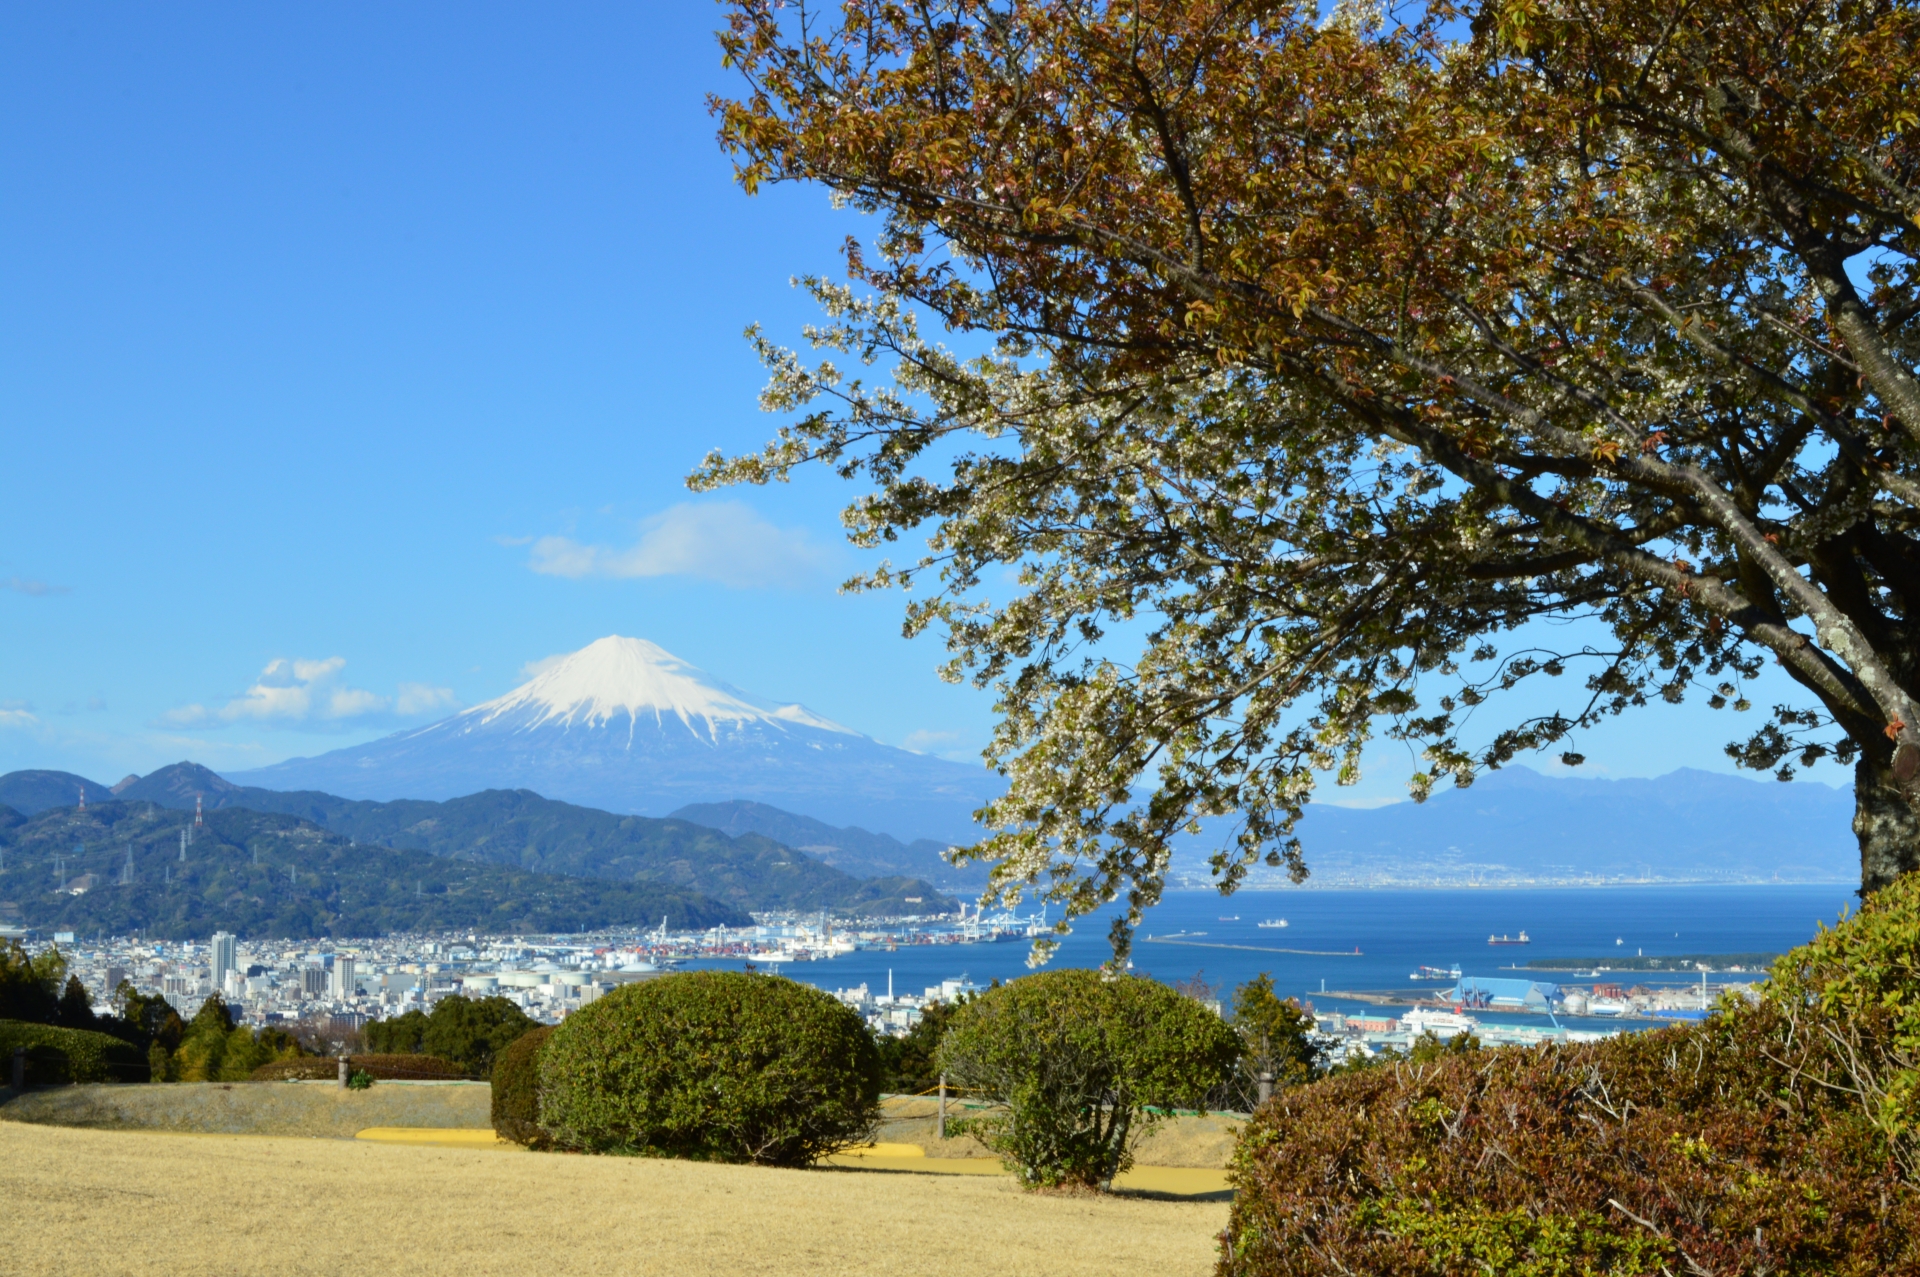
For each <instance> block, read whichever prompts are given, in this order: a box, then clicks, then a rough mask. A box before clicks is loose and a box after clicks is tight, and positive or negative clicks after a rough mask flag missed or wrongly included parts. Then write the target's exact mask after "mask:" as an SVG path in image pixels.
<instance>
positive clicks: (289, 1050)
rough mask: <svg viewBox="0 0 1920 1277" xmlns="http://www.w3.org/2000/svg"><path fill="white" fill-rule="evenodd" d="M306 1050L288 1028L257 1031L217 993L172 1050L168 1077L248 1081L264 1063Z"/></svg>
mask: <svg viewBox="0 0 1920 1277" xmlns="http://www.w3.org/2000/svg"><path fill="white" fill-rule="evenodd" d="M155 1045H158V1042H157V1041H156V1042H155ZM302 1054H303V1052H302V1051H301V1048H300V1044H299V1043H298V1042H297V1041H295V1040H294V1037H293V1035H292V1034H290V1033H288V1032H286V1031H285V1030H284V1029H260V1030H258V1031H256V1030H254V1029H252V1028H250V1027H249V1026H247V1025H245V1024H240V1023H236V1022H235V1020H234V1017H233V1013H232V1012H231V1011H230V1010H229V1009H228V1007H227V1004H226V1002H225V1001H224V1000H222V999H221V997H220V995H219V994H217V993H216V994H214V995H213V996H212V997H210V998H208V999H207V1000H206V1001H205V1002H203V1003H202V1004H201V1005H200V1010H199V1011H197V1012H195V1013H194V1017H193V1020H192V1021H191V1022H190V1023H189V1024H188V1025H187V1027H186V1032H185V1033H184V1034H183V1035H182V1036H181V1039H180V1045H179V1046H178V1047H177V1048H175V1049H174V1051H173V1052H172V1053H171V1056H170V1058H169V1059H168V1061H167V1064H166V1074H167V1080H168V1081H174V1082H244V1081H246V1080H248V1079H249V1078H251V1077H252V1076H253V1072H254V1070H255V1069H258V1068H259V1067H260V1066H261V1065H263V1064H270V1063H272V1062H273V1061H275V1060H291V1059H298V1058H299V1057H300V1056H301V1055H302ZM149 1058H150V1059H151V1058H152V1056H151V1048H149Z"/></svg>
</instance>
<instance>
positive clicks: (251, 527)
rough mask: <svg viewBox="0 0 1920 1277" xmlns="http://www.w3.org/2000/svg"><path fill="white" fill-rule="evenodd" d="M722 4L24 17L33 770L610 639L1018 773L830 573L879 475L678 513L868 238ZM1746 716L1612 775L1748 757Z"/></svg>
mask: <svg viewBox="0 0 1920 1277" xmlns="http://www.w3.org/2000/svg"><path fill="white" fill-rule="evenodd" d="M719 15H720V10H719V8H718V7H717V6H714V5H710V4H707V3H681V4H663V5H646V6H637V5H620V6H615V5H590V4H580V5H571V6H562V7H557V8H556V7H546V8H530V7H527V6H514V7H507V6H501V5H487V4H464V5H460V6H453V5H448V4H411V5H405V6H391V5H387V6H377V7H376V6H364V5H351V4H333V5H327V6H304V7H296V6H279V7H264V8H263V7H259V6H253V7H238V6H230V7H221V6H214V5H201V6H191V7H187V8H175V9H165V10H163V9H160V8H156V7H144V8H143V7H125V6H116V7H106V6H89V5H67V6H28V5H14V6H10V7H8V8H6V9H5V10H4V11H3V12H0V175H4V177H3V180H0V243H4V245H5V249H4V253H3V254H0V438H4V440H5V442H6V458H5V460H6V464H5V468H4V484H5V487H4V498H5V499H4V501H0V771H3V770H11V769H13V768H21V767H58V768H65V769H70V770H75V771H80V772H83V773H86V774H89V775H92V776H95V777H96V778H98V779H102V780H107V781H111V780H115V779H118V778H119V777H120V776H121V775H124V774H126V773H128V772H145V771H148V770H151V769H152V768H154V767H157V766H160V765H163V764H166V763H168V762H172V761H176V760H178V759H180V758H183V757H190V758H193V759H195V760H197V761H202V762H205V763H207V764H209V765H211V766H213V767H216V768H220V769H239V768H244V767H249V766H254V765H258V764H261V763H266V762H271V761H274V760H277V759H280V758H284V757H288V756H291V755H296V754H313V753H319V752H322V751H324V750H327V749H331V748H335V747H338V746H340V745H344V744H347V743H350V742H354V741H359V740H364V739H368V738H371V737H373V736H377V735H382V734H384V733H386V732H389V731H392V730H394V729H395V728H396V727H399V726H403V725H406V724H409V723H417V722H424V721H429V720H430V719H432V718H435V717H439V716H441V715H443V714H445V713H446V712H448V711H449V710H450V709H451V708H453V707H455V706H459V705H466V704H473V703H476V702H478V701H481V700H485V699H488V698H490V697H493V696H496V695H499V694H500V693H502V692H504V691H506V690H507V689H509V688H510V687H512V686H513V685H514V684H515V683H516V682H518V681H519V679H520V672H521V670H522V669H523V667H525V666H526V665H527V664H528V663H530V662H534V661H537V660H539V659H541V658H544V657H547V656H550V655H552V654H555V653H559V652H565V651H570V650H573V649H576V648H578V647H581V646H583V645H584V644H586V643H587V642H590V641H591V640H593V639H594V638H597V637H600V636H602V635H605V634H610V633H622V634H630V635H636V636H639V637H644V638H648V639H651V640H653V641H654V642H656V643H659V644H661V645H662V646H664V647H666V648H667V649H669V650H670V651H673V652H674V653H676V654H677V655H679V656H681V657H683V658H685V659H687V660H690V661H692V662H694V663H695V664H698V665H701V666H703V667H705V668H707V669H709V670H711V671H712V672H714V673H715V674H717V675H719V676H720V677H722V678H725V679H727V680H728V681H730V682H733V683H736V684H738V685H740V686H742V687H744V688H747V689H749V690H751V691H754V692H756V693H759V694H761V695H764V696H769V697H775V698H778V699H782V700H798V701H802V702H804V703H806V704H807V705H809V706H810V707H812V708H813V709H815V710H817V711H818V712H820V713H823V714H826V715H827V716H829V717H831V718H834V719H836V720H838V721H840V722H843V723H846V724H847V725H849V726H852V727H855V728H858V729H859V730H862V731H865V732H867V733H869V734H871V735H873V736H875V737H877V738H879V739H881V740H883V741H886V742H888V743H891V744H899V745H906V746H909V747H913V748H920V749H924V750H928V751H932V752H941V753H948V754H956V755H962V756H966V755H970V754H971V753H972V752H973V751H977V750H978V748H979V747H980V746H981V745H982V744H983V743H984V742H985V740H986V735H987V730H988V725H989V723H990V721H991V716H990V705H989V701H988V698H987V697H986V696H985V695H983V694H980V693H976V692H974V691H971V690H970V689H966V688H954V687H949V686H946V685H944V684H942V683H940V682H939V681H938V680H937V679H936V678H935V677H934V675H933V667H934V666H935V664H936V663H937V661H938V660H939V657H940V650H939V647H938V645H937V644H936V643H935V642H932V641H920V642H917V643H911V644H910V643H907V642H905V641H903V640H902V639H901V638H900V636H899V607H900V600H899V599H897V598H885V597H846V596H841V595H839V594H837V593H836V592H835V590H834V588H833V587H834V585H835V583H836V582H837V581H838V580H839V579H841V578H842V577H843V576H844V575H845V574H846V573H847V572H848V571H849V570H851V569H852V568H853V567H855V566H857V564H858V563H859V559H858V558H857V557H856V556H855V554H854V552H853V551H851V550H849V549H848V548H847V547H846V546H845V545H844V543H843V542H842V541H841V540H840V537H839V525H838V519H837V514H838V510H839V508H840V506H841V505H842V504H843V503H844V501H845V500H846V499H847V498H848V497H849V496H850V495H851V494H850V493H849V491H848V490H847V489H846V488H844V487H843V486H842V485H840V484H839V483H838V482H837V481H835V480H833V479H832V478H831V477H830V476H827V475H824V474H820V475H811V476H805V477H803V478H801V479H800V480H798V481H796V482H794V483H792V484H791V485H784V486H779V487H774V488H769V489H753V490H745V491H741V492H736V493H733V494H726V495H721V496H717V497H695V496H693V495H691V494H689V493H688V492H687V491H686V489H685V487H684V484H683V478H684V476H685V474H686V473H687V471H688V470H689V469H690V468H691V467H692V466H693V465H694V464H696V463H697V462H698V461H699V459H700V458H701V456H702V455H704V454H705V453H706V451H707V450H708V449H710V448H715V447H718V448H722V449H727V450H741V449H745V448H749V447H752V446H754V445H756V444H758V443H759V442H761V441H762V440H764V439H765V438H766V436H767V435H768V434H769V433H770V432H771V430H772V429H773V427H774V426H775V424H776V422H775V421H774V420H773V419H772V418H769V417H767V416H765V415H763V414H762V413H760V412H759V411H758V410H757V408H756V405H755V396H756V393H757V391H758V389H759V386H760V382H761V376H760V370H759V367H758V365H757V363H756V361H755V360H754V358H753V356H752V353H751V351H750V350H749V349H748V347H747V345H746V343H745V342H744V341H743V340H742V339H741V335H740V334H741V331H742V329H743V328H744V327H745V326H746V325H747V324H749V323H752V322H756V321H757V322H760V323H763V324H764V325H765V326H766V327H767V329H768V330H769V332H770V333H771V334H772V335H773V336H775V337H776V338H777V339H780V340H783V341H789V342H791V341H793V340H795V339H796V338H797V336H798V330H799V327H800V325H801V324H802V323H804V322H806V321H807V320H808V319H810V318H811V317H812V314H811V311H810V308H809V306H808V304H807V302H806V300H805V298H804V297H803V296H802V295H801V294H799V293H798V292H797V291H795V290H793V289H791V288H790V287H789V286H788V283H787V281H788V278H789V277H790V276H792V275H795V274H800V273H806V272H832V271H834V270H835V269H836V268H837V265H838V260H839V259H838V251H837V250H838V245H839V243H840V241H841V239H842V238H843V237H844V236H845V235H847V234H850V233H858V232H859V231H860V230H861V229H862V227H861V225H860V222H859V219H857V218H855V217H854V216H853V215H851V214H847V213H843V212H834V211H832V210H831V209H830V208H829V207H828V202H827V199H826V196H825V195H824V194H823V193H822V192H819V191H814V190H797V189H778V190H772V191H769V192H766V193H763V194H762V195H760V196H758V197H756V198H752V199H749V198H748V197H746V196H745V195H743V194H741V193H740V191H739V190H738V189H737V188H736V187H735V186H734V185H733V184H732V181H731V176H730V169H729V166H728V163H727V161H726V159H725V157H724V156H723V155H721V154H720V152H719V151H718V149H717V147H716V146H715V144H714V142H713V133H714V125H713V121H712V120H711V118H710V117H709V116H708V114H707V112H706V109H705V106H704V102H703V97H704V95H705V94H706V93H707V92H709V91H713V90H716V89H722V90H724V89H726V88H728V87H730V82H729V80H728V78H727V75H726V73H725V72H724V71H723V70H722V68H721V67H720V64H719V54H718V50H717V48H716V46H715V45H714V42H713V38H712V29H713V27H714V26H715V25H716V24H717V22H718V21H719ZM1756 700H1760V701H1761V703H1763V704H1764V703H1766V699H1765V697H1764V696H1761V697H1756ZM1729 719H1730V716H1727V715H1712V714H1710V713H1709V712H1708V711H1705V710H1703V709H1694V708H1685V709H1679V710H1675V709H1671V708H1667V707H1662V708H1661V709H1659V710H1655V711H1648V712H1647V713H1645V714H1642V715H1640V716H1639V717H1637V718H1634V719H1631V720H1628V721H1626V722H1623V723H1621V724H1619V725H1617V726H1614V727H1610V728H1609V729H1607V730H1606V731H1604V732H1601V733H1595V734H1594V735H1592V736H1591V737H1590V738H1589V739H1588V740H1586V741H1585V742H1583V745H1584V747H1585V749H1586V752H1587V754H1588V755H1589V757H1590V759H1592V763H1591V765H1590V768H1589V769H1588V770H1589V771H1593V772H1597V773H1601V774H1610V775H1653V774H1659V773H1661V772H1665V771H1668V770H1671V769H1672V768H1673V767H1676V766H1681V765H1688V764H1691V765H1695V766H1702V767H1709V768H1714V769H1717V770H1726V769H1728V764H1727V763H1726V762H1725V760H1724V759H1723V758H1721V756H1720V752H1719V746H1720V744H1721V743H1722V742H1723V741H1724V740H1725V739H1726V737H1727V736H1728V735H1729V734H1731V728H1732V727H1733V726H1734V724H1733V723H1732V722H1730V721H1729ZM1741 725H1742V726H1746V725H1747V724H1741ZM1382 761H1383V762H1386V761H1387V759H1386V758H1385V757H1384V756H1383V759H1382ZM1404 770H1405V768H1404V767H1403V766H1400V765H1398V764H1397V763H1396V764H1394V765H1392V766H1382V767H1377V768H1372V769H1370V774H1369V779H1368V781H1367V782H1366V784H1365V785H1363V786H1362V787H1361V789H1359V790H1357V791H1354V793H1353V795H1352V796H1354V797H1359V798H1363V799H1364V798H1368V797H1374V798H1382V797H1387V796H1391V795H1395V794H1397V793H1399V792H1400V781H1401V778H1402V775H1403V773H1404ZM1824 778H1825V779H1827V780H1829V781H1832V780H1837V779H1839V776H1838V773H1837V772H1832V771H1830V772H1829V773H1828V774H1827V775H1825V776H1824Z"/></svg>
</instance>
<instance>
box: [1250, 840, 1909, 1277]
mask: <svg viewBox="0 0 1920 1277" xmlns="http://www.w3.org/2000/svg"><path fill="white" fill-rule="evenodd" d="M1917 959H1920V876H1916V875H1911V874H1910V875H1907V876H1906V877H1904V878H1902V879H1900V880H1898V881H1897V882H1895V883H1894V884H1892V885H1891V886H1889V887H1887V888H1886V889H1884V890H1883V891H1881V892H1879V893H1877V894H1876V895H1875V896H1874V897H1872V898H1871V900H1870V901H1869V902H1868V903H1867V905H1866V906H1865V907H1864V908H1863V909H1862V910H1861V912H1860V914H1859V915H1857V916H1856V917H1854V918H1851V919H1848V920H1846V921H1844V922H1842V923H1841V924H1840V925H1839V926H1838V927H1836V928H1834V929H1832V930H1830V931H1826V932H1823V933H1822V934H1821V936H1820V937H1818V938H1817V939H1816V940H1815V941H1814V942H1813V943H1812V944H1809V945H1807V946H1804V947H1802V948H1800V949H1797V950H1795V951H1794V952H1792V953H1790V954H1788V955H1787V956H1786V957H1784V958H1782V959H1781V960H1780V962H1779V963H1778V964H1776V966H1775V968H1774V972H1773V976H1772V978H1771V979H1770V980H1769V981H1768V983H1767V984H1766V985H1764V986H1762V988H1761V990H1760V992H1759V996H1758V998H1757V999H1756V1000H1754V1001H1748V1000H1745V999H1738V998H1733V999H1727V1000H1724V1001H1723V1002H1722V1004H1721V1006H1720V1007H1719V1008H1718V1009H1717V1010H1716V1011H1715V1012H1714V1014H1713V1015H1711V1016H1710V1017H1709V1018H1708V1019H1707V1020H1706V1021H1704V1022H1703V1023H1700V1024H1697V1025H1689V1026H1686V1027H1680V1028H1672V1029H1665V1030H1661V1031H1659V1032H1653V1033H1637V1034H1625V1035H1622V1036H1619V1037H1615V1038H1612V1039H1609V1040H1606V1041H1604V1042H1596V1043H1586V1044H1578V1045H1572V1046H1545V1047H1536V1048H1530V1049H1524V1050H1523V1049H1519V1048H1511V1047H1509V1048H1501V1049H1497V1050H1482V1051H1478V1052H1473V1053H1471V1054H1465V1055H1446V1056H1441V1057H1438V1058H1435V1059H1433V1060H1430V1061H1427V1062H1419V1061H1415V1060H1411V1059H1406V1060H1400V1061H1397V1062H1394V1063H1392V1064H1389V1065H1385V1066H1382V1067H1377V1068H1371V1069H1364V1070H1359V1071H1356V1072H1352V1073H1347V1074H1343V1075H1340V1076H1336V1077H1332V1078H1329V1079H1327V1080H1325V1081H1321V1082H1316V1083H1313V1084H1311V1085H1308V1086H1304V1087H1298V1088H1294V1089H1290V1090H1287V1091H1285V1092H1282V1093H1280V1094H1278V1095H1276V1096H1275V1097H1274V1100H1273V1102H1272V1103H1271V1104H1269V1105H1267V1106H1266V1107H1265V1108H1263V1109H1262V1110H1261V1111H1260V1112H1259V1113H1258V1114H1256V1115H1255V1118H1254V1120H1253V1121H1252V1122H1251V1123H1249V1125H1248V1126H1247V1128H1246V1130H1245V1132H1244V1133H1243V1135H1242V1136H1241V1139H1240V1142H1239V1146H1238V1149H1237V1151H1236V1154H1235V1159H1234V1165H1233V1177H1234V1181H1235V1186H1236V1188H1237V1190H1238V1192H1237V1195H1236V1198H1235V1201H1234V1206H1233V1214H1232V1218H1231V1222H1230V1225H1229V1229H1228V1233H1227V1236H1226V1245H1225V1251H1224V1255H1223V1258H1222V1261H1221V1265H1220V1269H1219V1271H1220V1273H1221V1274H1222V1277H1255V1275H1256V1274H1257V1275H1258V1277H1281V1275H1287V1277H1291V1275H1292V1274H1306V1273H1325V1272H1339V1271H1348V1272H1364V1273H1369V1274H1374V1275H1376V1277H1416V1275H1419V1277H1427V1275H1428V1274H1435V1273H1449V1272H1480V1273H1501V1274H1523V1273H1524V1274H1536V1273H1537V1274H1558V1273H1569V1274H1572V1273H1595V1274H1600V1273H1606V1274H1615V1273H1618V1274H1628V1273H1635V1274H1637V1273H1658V1272H1676V1273H1679V1272H1716V1273H1718V1272H1763V1271H1764V1272H1779V1273H1803V1272H1821V1273H1847V1274H1861V1275H1862V1277H1864V1275H1865V1274H1870V1273H1886V1272H1914V1271H1920V1194H1916V1192H1915V1184H1914V1174H1915V1167H1914V1164H1913V1163H1914V1153H1913V1147H1912V1140H1913V1127H1912V1124H1911V1118H1910V1116H1909V1114H1910V1111H1911V1110H1910V1109H1908V1108H1906V1107H1905V1105H1904V1103H1903V1099H1904V1094H1905V1092H1904V1089H1903V1087H1904V1084H1905V1082H1906V1079H1907V1078H1908V1077H1910V1076H1911V1073H1910V1072H1909V1070H1911V1069H1912V1068H1914V1067H1915V1057H1914V1053H1913V1045H1912V1042H1913V1039H1912V1037H1911V1035H1912V1034H1913V1032H1914V1028H1913V1025H1914V1023H1915V1017H1914V1015H1913V1013H1912V1011H1911V1010H1910V1008H1912V1007H1914V1006H1915V1005H1916V1004H1920V960H1917Z"/></svg>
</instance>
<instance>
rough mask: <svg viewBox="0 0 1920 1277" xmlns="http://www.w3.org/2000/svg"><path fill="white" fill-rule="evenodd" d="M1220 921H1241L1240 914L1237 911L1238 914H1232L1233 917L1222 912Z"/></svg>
mask: <svg viewBox="0 0 1920 1277" xmlns="http://www.w3.org/2000/svg"><path fill="white" fill-rule="evenodd" d="M1220 921H1222V922H1238V921H1240V915H1239V914H1237V913H1236V914H1234V915H1232V916H1231V917H1229V916H1228V915H1226V914H1224V913H1223V914H1221V915H1220Z"/></svg>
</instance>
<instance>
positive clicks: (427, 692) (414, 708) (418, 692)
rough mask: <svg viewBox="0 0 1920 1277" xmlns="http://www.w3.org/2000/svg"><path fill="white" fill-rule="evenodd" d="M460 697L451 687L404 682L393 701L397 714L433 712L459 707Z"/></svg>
mask: <svg viewBox="0 0 1920 1277" xmlns="http://www.w3.org/2000/svg"><path fill="white" fill-rule="evenodd" d="M459 708H460V698H459V697H458V696H455V695H454V694H453V689H452V688H451V687H429V686H427V685H426V684H425V683H402V684H400V695H399V696H398V697H397V698H395V700H394V702H393V709H394V712H395V713H396V714H400V715H403V716H404V715H412V714H431V713H433V712H435V711H436V710H448V709H459Z"/></svg>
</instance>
